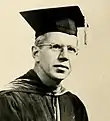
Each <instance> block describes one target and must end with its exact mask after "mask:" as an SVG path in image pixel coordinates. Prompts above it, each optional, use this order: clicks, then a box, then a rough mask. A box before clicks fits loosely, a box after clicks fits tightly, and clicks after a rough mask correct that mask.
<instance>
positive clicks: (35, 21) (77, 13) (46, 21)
mask: <svg viewBox="0 0 110 121" xmlns="http://www.w3.org/2000/svg"><path fill="white" fill-rule="evenodd" d="M20 14H21V15H22V16H23V17H24V19H25V20H26V21H27V22H28V23H29V25H30V26H31V27H32V28H33V29H34V30H35V32H36V38H37V37H38V36H40V35H42V34H45V33H47V32H64V33H67V34H73V35H76V36H77V27H85V19H84V16H83V14H82V12H81V10H80V8H79V7H78V6H66V7H57V8H46V9H38V10H31V11H23V12H20Z"/></svg>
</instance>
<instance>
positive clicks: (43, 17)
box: [0, 6, 88, 121]
mask: <svg viewBox="0 0 110 121" xmlns="http://www.w3.org/2000/svg"><path fill="white" fill-rule="evenodd" d="M21 15H22V16H23V17H24V18H25V20H26V21H27V22H28V23H29V24H30V25H31V27H32V28H33V29H34V30H35V32H36V35H35V37H36V38H35V44H34V46H32V55H33V58H34V60H35V66H34V68H33V69H31V70H29V71H28V72H27V73H26V74H24V75H23V76H21V77H19V78H17V79H15V80H14V81H13V82H11V83H10V89H5V90H3V91H1V92H0V121H88V116H87V113H86V109H85V106H84V105H83V103H82V102H81V100H80V99H79V98H78V97H77V96H76V95H74V94H72V93H71V92H69V91H67V90H66V89H65V88H64V87H62V86H61V84H60V83H61V81H62V80H64V79H65V78H66V77H67V76H68V75H69V74H70V72H71V70H72V68H71V62H72V61H73V59H74V57H75V56H76V55H77V54H78V39H77V27H85V20H84V16H83V15H82V13H81V11H80V9H79V7H78V6H68V7H59V8H49V9H40V10H33V11H25V12H21Z"/></svg>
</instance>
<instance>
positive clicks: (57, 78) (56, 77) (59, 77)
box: [51, 73, 69, 81]
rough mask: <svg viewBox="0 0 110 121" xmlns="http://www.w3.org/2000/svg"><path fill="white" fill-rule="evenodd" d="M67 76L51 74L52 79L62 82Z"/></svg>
mask: <svg viewBox="0 0 110 121" xmlns="http://www.w3.org/2000/svg"><path fill="white" fill-rule="evenodd" d="M68 75H69V74H65V73H54V74H52V76H51V77H52V78H53V79H55V80H60V81H61V80H64V79H65V78H66V77H67V76H68Z"/></svg>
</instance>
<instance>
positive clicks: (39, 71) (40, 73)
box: [34, 65, 59, 87]
mask: <svg viewBox="0 0 110 121" xmlns="http://www.w3.org/2000/svg"><path fill="white" fill-rule="evenodd" d="M34 71H35V72H36V73H37V75H38V77H39V78H40V79H41V81H42V83H43V84H45V85H46V86H50V87H58V86H59V84H57V83H58V80H55V79H52V78H51V77H49V76H48V75H47V74H46V73H45V71H44V70H43V69H42V68H41V67H40V66H39V65H37V66H35V67H34Z"/></svg>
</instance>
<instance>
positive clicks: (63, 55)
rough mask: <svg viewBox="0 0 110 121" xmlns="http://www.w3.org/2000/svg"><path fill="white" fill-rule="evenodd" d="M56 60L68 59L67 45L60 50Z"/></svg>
mask: <svg viewBox="0 0 110 121" xmlns="http://www.w3.org/2000/svg"><path fill="white" fill-rule="evenodd" d="M58 60H59V61H60V62H64V61H68V50H67V47H63V48H62V50H61V51H60V54H59V57H58Z"/></svg>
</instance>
